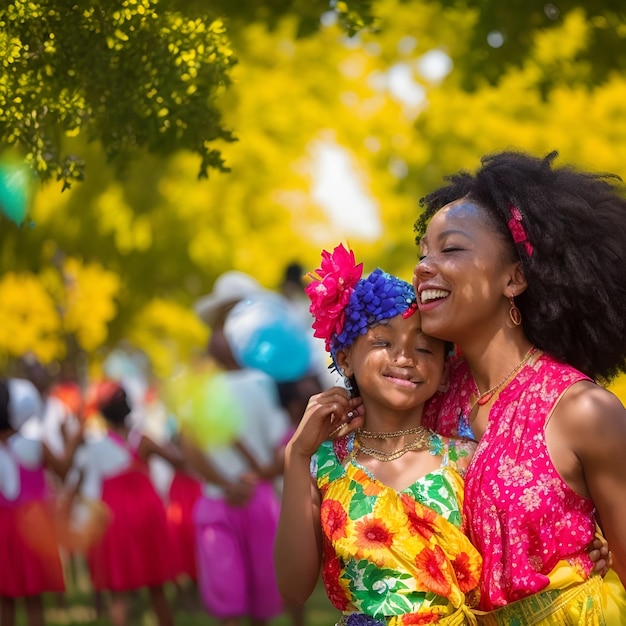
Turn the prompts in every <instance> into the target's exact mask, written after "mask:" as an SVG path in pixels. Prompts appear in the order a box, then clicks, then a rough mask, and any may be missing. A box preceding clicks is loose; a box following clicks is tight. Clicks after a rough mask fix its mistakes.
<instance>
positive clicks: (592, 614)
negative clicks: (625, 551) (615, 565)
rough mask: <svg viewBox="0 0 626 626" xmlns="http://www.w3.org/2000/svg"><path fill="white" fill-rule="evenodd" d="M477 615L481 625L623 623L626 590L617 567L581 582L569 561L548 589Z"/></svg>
mask: <svg viewBox="0 0 626 626" xmlns="http://www.w3.org/2000/svg"><path fill="white" fill-rule="evenodd" d="M476 617H477V620H478V624H480V625H481V626H531V625H533V626H535V625H537V626H553V625H554V624H559V625H560V626H621V625H622V624H626V591H625V590H624V587H623V585H622V583H621V581H620V579H619V578H618V576H617V574H616V573H615V572H614V571H613V570H609V573H608V574H607V575H606V576H605V577H604V578H602V577H601V576H598V575H593V576H591V577H590V578H589V579H587V580H586V581H582V582H581V580H580V577H579V576H578V575H577V574H576V573H575V572H574V571H573V570H572V568H571V566H570V565H569V564H567V563H560V564H559V565H557V566H556V567H555V569H554V570H553V571H552V572H551V573H550V585H549V586H548V587H547V588H546V589H545V590H544V591H541V592H540V593H536V594H533V595H531V596H528V598H524V599H523V600H518V601H517V602H512V603H511V604H508V605H507V606H505V607H502V608H501V609H497V610H496V611H491V612H489V613H482V612H479V611H476Z"/></svg>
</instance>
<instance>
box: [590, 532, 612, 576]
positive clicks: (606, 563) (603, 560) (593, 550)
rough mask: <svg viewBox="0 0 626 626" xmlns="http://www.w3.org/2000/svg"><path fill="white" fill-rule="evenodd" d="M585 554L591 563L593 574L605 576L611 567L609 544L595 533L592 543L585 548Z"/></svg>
mask: <svg viewBox="0 0 626 626" xmlns="http://www.w3.org/2000/svg"><path fill="white" fill-rule="evenodd" d="M587 554H588V555H589V559H590V560H591V562H592V563H593V568H594V570H593V571H594V572H596V573H597V574H600V576H606V575H607V573H608V571H609V568H610V567H611V565H612V557H611V552H610V550H609V544H608V543H607V541H606V539H605V538H604V536H603V535H601V534H600V533H597V534H596V536H595V538H594V539H593V541H591V543H590V544H589V545H588V546H587Z"/></svg>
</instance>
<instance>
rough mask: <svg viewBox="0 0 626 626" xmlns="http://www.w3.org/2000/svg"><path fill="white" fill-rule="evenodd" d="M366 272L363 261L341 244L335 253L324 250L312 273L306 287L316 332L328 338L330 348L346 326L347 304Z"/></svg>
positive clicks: (327, 343)
mask: <svg viewBox="0 0 626 626" xmlns="http://www.w3.org/2000/svg"><path fill="white" fill-rule="evenodd" d="M362 274H363V263H359V264H358V265H357V264H356V260H355V258H354V252H353V251H352V250H346V248H344V246H343V244H339V245H338V246H337V247H336V248H335V249H334V250H333V252H332V253H330V252H328V251H327V250H324V251H323V252H322V264H321V267H320V268H318V269H316V270H315V271H314V272H310V273H309V274H308V276H309V278H312V279H313V282H311V283H310V284H308V285H307V286H306V288H305V291H306V293H307V295H308V296H309V298H310V300H311V306H310V307H309V311H310V312H311V314H312V315H313V317H314V319H315V321H314V322H313V330H314V333H313V336H314V337H319V338H321V339H324V341H325V345H326V350H327V351H328V352H330V349H331V339H332V337H333V336H335V335H338V334H339V333H341V331H342V330H343V327H344V324H345V318H346V307H347V305H348V302H349V301H350V296H351V295H352V292H353V291H354V288H355V286H356V284H357V283H358V282H359V280H360V279H361V276H362Z"/></svg>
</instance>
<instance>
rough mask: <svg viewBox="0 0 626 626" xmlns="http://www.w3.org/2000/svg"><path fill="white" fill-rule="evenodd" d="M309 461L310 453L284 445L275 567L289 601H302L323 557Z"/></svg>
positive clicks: (314, 581) (310, 590)
mask: <svg viewBox="0 0 626 626" xmlns="http://www.w3.org/2000/svg"><path fill="white" fill-rule="evenodd" d="M310 462H311V458H310V456H308V457H307V456H306V455H304V456H303V455H301V454H298V452H296V451H294V450H293V448H292V447H291V446H290V445H288V446H287V449H286V453H285V472H284V483H283V499H282V504H281V509H280V518H279V521H278V529H277V532H276V539H275V542H274V570H275V572H276V579H277V582H278V589H279V591H280V594H281V595H282V597H283V599H284V600H285V602H286V603H287V604H291V605H300V604H303V603H304V602H305V601H306V600H307V599H308V598H309V596H310V595H311V594H312V593H313V590H314V589H315V585H316V584H317V579H318V577H319V573H320V565H321V558H322V547H321V546H322V537H321V526H320V494H319V491H318V489H317V486H316V485H315V483H314V480H313V478H312V477H311V472H310Z"/></svg>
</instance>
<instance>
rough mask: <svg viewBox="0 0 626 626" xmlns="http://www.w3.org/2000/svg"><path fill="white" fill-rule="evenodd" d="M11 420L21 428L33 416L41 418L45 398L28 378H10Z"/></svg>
mask: <svg viewBox="0 0 626 626" xmlns="http://www.w3.org/2000/svg"><path fill="white" fill-rule="evenodd" d="M7 388H8V390H9V422H10V424H11V426H12V427H13V428H14V429H15V430H19V429H20V428H21V427H22V426H23V425H24V424H25V423H26V422H27V421H28V420H29V419H30V418H31V417H35V418H41V416H42V415H43V408H44V406H43V400H42V399H41V394H40V393H39V391H37V387H35V385H34V384H33V383H32V382H31V381H30V380H27V379H26V378H9V379H8V381H7Z"/></svg>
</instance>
